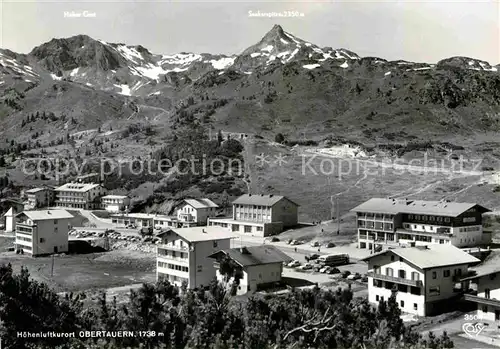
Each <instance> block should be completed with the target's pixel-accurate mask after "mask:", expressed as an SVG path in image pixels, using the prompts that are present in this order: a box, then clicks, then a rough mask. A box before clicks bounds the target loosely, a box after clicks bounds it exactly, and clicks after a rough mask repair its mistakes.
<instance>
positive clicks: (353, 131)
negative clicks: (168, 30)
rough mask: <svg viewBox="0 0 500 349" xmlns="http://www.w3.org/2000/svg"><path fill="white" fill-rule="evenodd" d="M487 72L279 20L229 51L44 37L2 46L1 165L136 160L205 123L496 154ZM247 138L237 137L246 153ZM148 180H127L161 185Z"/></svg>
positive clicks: (210, 130) (495, 109) (210, 129)
mask: <svg viewBox="0 0 500 349" xmlns="http://www.w3.org/2000/svg"><path fill="white" fill-rule="evenodd" d="M332 45H334V43H332ZM498 69H499V66H498V65H497V66H495V65H493V64H490V63H488V62H485V61H482V60H478V59H474V58H469V57H450V58H444V59H443V60H441V61H439V62H437V63H422V62H410V61H403V60H397V61H388V60H386V59H384V58H379V57H360V56H359V55H357V54H356V53H354V52H352V51H349V50H348V49H343V48H338V49H334V48H331V47H319V46H317V45H315V44H313V43H310V42H307V41H305V40H303V39H300V38H298V37H297V36H295V35H293V34H291V33H288V32H286V31H285V30H284V29H283V28H282V27H280V26H279V25H275V26H274V27H272V28H271V30H270V31H269V32H268V33H266V34H265V35H264V36H263V38H262V39H261V40H260V41H259V42H257V43H255V44H253V45H251V46H249V47H248V48H247V49H245V50H244V51H243V52H241V53H239V54H234V55H230V56H227V55H220V54H209V53H192V52H182V53H174V54H159V53H154V52H151V51H149V50H148V49H147V48H144V47H143V46H141V45H127V44H123V43H108V42H105V41H102V40H96V39H93V38H91V37H89V36H86V35H77V36H73V37H70V38H63V39H52V40H51V41H49V42H47V43H43V44H41V45H40V46H38V47H35V48H34V49H33V50H32V51H31V52H30V53H29V54H17V53H14V52H11V51H9V50H0V136H1V139H2V140H4V141H2V142H0V151H1V152H2V153H3V154H4V155H8V156H12V159H13V160H12V164H11V165H12V166H14V165H15V162H14V161H15V160H14V159H16V157H17V156H25V155H28V154H29V155H30V156H32V155H35V154H38V155H41V154H42V155H43V156H52V155H53V156H60V155H61V154H64V156H68V157H69V158H79V159H81V160H82V161H83V160H90V159H93V160H95V161H98V160H99V158H102V157H110V158H116V159H141V160H144V159H147V158H150V157H155V156H159V154H162V153H164V151H165V147H166V146H167V145H170V146H171V147H172V148H173V149H172V150H169V151H171V152H173V153H172V154H173V155H175V156H176V157H179V156H180V155H179V154H180V153H181V154H182V155H183V156H184V155H189V154H190V153H192V152H193V151H194V150H193V149H194V148H196V146H193V145H189V146H186V145H185V144H182V142H181V143H179V142H178V138H179V137H184V136H183V135H186V134H190V132H193V134H197V135H199V136H198V138H199V139H201V138H200V137H201V135H200V133H199V132H200V130H205V131H204V132H205V133H207V134H205V135H204V136H203V140H204V142H205V141H206V142H207V143H206V148H210V149H211V147H215V146H214V145H213V144H212V143H210V142H211V138H213V137H214V136H215V135H216V134H217V133H218V131H223V132H224V133H236V134H239V133H243V134H246V135H247V136H251V138H252V136H254V137H256V138H263V139H264V141H266V142H271V143H272V142H273V141H274V140H275V137H276V136H278V135H279V134H280V135H279V137H278V138H280V137H281V138H282V139H283V140H284V142H285V143H286V144H288V145H293V144H298V143H300V144H320V142H326V141H329V140H332V139H337V140H338V139H342V140H343V142H347V143H356V144H359V145H360V146H363V147H365V148H366V149H373V148H374V147H376V146H379V145H383V146H384V147H386V148H389V149H392V148H394V147H396V148H397V147H406V145H407V144H408V142H411V143H412V144H417V145H418V144H420V145H422V144H423V145H425V146H424V148H425V147H427V145H428V144H433V143H435V144H441V143H442V142H447V144H451V145H457V143H460V144H458V146H461V147H466V148H467V149H468V150H470V151H471V152H476V153H479V154H480V155H481V156H483V155H484V156H486V155H488V156H489V157H490V158H491V159H493V158H498V159H500V154H496V153H494V152H493V149H495V148H496V147H498V146H499V145H500V144H497V143H495V141H493V142H489V143H486V141H485V139H491V138H493V139H494V137H495V136H496V135H497V134H498V132H499V131H500V72H499V70H498ZM179 130H183V132H184V133H182V134H181V133H179V132H180V131H179ZM488 137H489V138H488ZM205 138H206V139H205ZM464 140H465V141H464ZM194 143H195V142H193V144H194ZM219 143H220V142H219ZM203 144H205V143H203ZM251 144H252V143H251V142H250V143H249V142H246V143H245V142H244V147H245V151H246V152H248V153H252V151H254V149H250V148H249V147H252V145H251ZM193 147H194V148H193ZM231 147H232V148H233V147H235V148H236V149H238V151H239V148H238V147H237V146H236V145H235V144H232V145H231ZM232 148H231V149H232ZM410 148H411V147H410ZM417 148H418V147H417ZM214 149H215V150H213V153H214V154H216V155H214V156H223V157H224V156H225V160H227V158H231V156H236V155H235V154H237V156H238V157H239V156H241V154H239V152H238V151H233V150H231V151H228V150H227V149H225V148H224V146H222V145H221V144H218V145H217V147H215V148H214ZM425 149H426V148H425ZM488 149H489V150H488ZM202 150H203V149H197V151H202ZM178 152H179V153H178ZM228 152H229V153H228ZM227 154H230V156H228V155H227ZM485 154H486V155H485ZM249 160H252V159H251V158H247V159H246V161H249ZM9 164H10V163H9ZM246 170H247V171H248V166H247V167H246ZM245 176H246V177H245ZM229 177H231V176H229ZM229 177H228V178H229ZM249 177H250V174H248V173H247V174H244V175H243V177H241V178H239V180H241V181H240V182H238V183H236V182H234V181H235V178H232V179H227V178H226V179H227V180H229V181H233V182H234V185H233V184H231V186H229V187H227V188H226V189H227V190H236V192H237V191H238V190H241V188H243V187H244V186H246V187H247V189H248V188H250V186H251V184H249V183H250V181H251V180H252V179H250V178H249ZM226 179H225V180H226ZM243 179H244V180H243ZM156 180H157V178H156V177H155V178H142V179H141V181H142V182H141V181H138V182H137V183H136V182H134V183H135V184H134V185H135V186H138V185H142V184H141V183H143V182H148V181H149V182H152V183H154V184H152V186H153V187H156V188H158V183H156V182H155V181H156ZM176 180H177V182H176V183H177V184H175V185H176V186H180V188H177V189H176V190H174V191H175V192H176V193H179V192H182V190H183V189H186V188H190V186H192V185H195V186H196V185H198V184H196V183H199V185H200V186H201V187H200V188H205V189H206V188H212V187H213V183H209V182H210V180H214V179H213V178H212V179H210V180H208V179H206V178H205V179H204V180H208V181H205V182H199V181H200V178H198V177H196V178H183V179H182V180H179V179H176ZM253 180H254V181H255V178H254V179H253ZM261 180H262V181H263V182H265V179H263V178H261ZM233 182H231V183H233ZM169 183H170V182H169ZM179 183H181V184H179ZM182 183H184V184H182ZM170 184H171V183H170ZM117 185H118V184H117ZM134 185H132V184H130V185H129V186H128V188H129V189H130V188H135V187H134ZM162 187H163V185H162ZM215 187H217V188H222V187H224V186H222V187H221V186H220V185H218V184H217V185H215ZM263 187H265V185H263ZM198 189H199V188H198ZM154 190H155V189H153V191H154ZM156 190H157V189H156ZM200 190H201V189H200ZM210 190H212V189H210ZM176 195H177V194H176ZM179 195H180V194H179Z"/></svg>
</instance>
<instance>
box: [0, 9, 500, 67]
mask: <svg viewBox="0 0 500 349" xmlns="http://www.w3.org/2000/svg"><path fill="white" fill-rule="evenodd" d="M286 11H296V12H298V14H299V16H298V17H279V18H277V17H274V18H272V17H271V18H270V17H256V16H251V15H250V13H251V14H253V15H255V14H256V13H257V12H260V13H269V12H282V13H283V12H286ZM78 15H79V17H76V16H78ZM0 18H1V22H2V23H1V32H0V47H1V48H7V49H10V50H13V51H16V52H21V53H27V52H29V51H31V49H32V48H33V47H35V46H38V45H40V44H42V43H44V42H47V41H49V40H50V39H52V38H54V37H55V38H63V37H69V36H73V35H77V34H87V35H89V36H91V37H93V38H95V39H102V40H104V41H107V42H121V43H125V44H128V45H138V44H140V45H142V46H144V47H146V48H147V49H149V50H150V51H152V52H154V53H163V54H168V53H177V52H197V53H202V52H208V53H214V54H215V53H223V54H235V53H241V52H242V51H243V50H244V49H246V48H247V47H248V46H250V45H253V44H254V43H256V42H258V41H259V40H260V39H261V38H262V36H264V35H265V33H266V32H268V31H269V30H270V29H271V28H272V26H273V25H274V24H280V25H281V26H282V27H283V28H284V29H285V30H286V31H287V32H289V33H292V34H294V35H295V36H297V37H299V38H301V39H304V40H306V41H309V42H311V43H314V44H317V45H319V46H321V47H324V46H330V47H333V48H347V49H349V50H352V51H354V52H356V53H357V54H359V55H360V56H378V57H382V58H385V59H389V60H396V59H404V60H410V61H420V62H429V63H434V62H437V61H439V60H441V59H443V58H447V57H451V56H468V57H473V58H478V59H482V60H486V61H488V62H490V63H492V64H499V63H500V2H499V1H498V0H489V1H474V2H472V1H469V2H465V1H453V2H452V1H446V0H444V1H429V0H427V1H425V0H424V1H420V2H410V1H398V2H396V1H382V0H381V1H371V0H366V1H363V2H361V1H357V0H354V1H344V2H340V1H331V2H326V1H323V2H322V1H321V0H320V1H301V2H284V1H273V2H269V1H255V2H248V1H241V0H226V1H217V2H214V1H206V0H196V1H191V0H182V2H181V1H175V0H172V1H168V2H165V1H150V0H143V1H118V0H112V1H106V2H96V1H85V0H78V1H76V0H73V1H58V0H51V1H48V0H38V1H36V2H24V0H23V1H20V0H3V1H2V6H0Z"/></svg>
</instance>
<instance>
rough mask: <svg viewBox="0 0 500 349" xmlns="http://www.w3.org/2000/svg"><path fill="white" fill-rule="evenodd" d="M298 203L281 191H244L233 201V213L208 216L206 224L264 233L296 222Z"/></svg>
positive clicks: (243, 231)
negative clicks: (282, 194)
mask: <svg viewBox="0 0 500 349" xmlns="http://www.w3.org/2000/svg"><path fill="white" fill-rule="evenodd" d="M298 207H299V205H298V204H296V203H295V202H293V201H292V200H290V199H288V198H286V197H284V196H281V195H272V194H271V195H263V194H261V195H254V194H244V195H242V196H240V197H239V198H238V199H236V200H235V201H233V216H232V217H228V218H209V219H208V225H218V226H222V227H225V228H227V229H229V230H230V231H232V232H235V233H236V232H237V233H243V234H251V235H253V236H262V237H266V236H270V235H276V234H279V233H281V232H282V231H283V230H284V229H286V228H291V227H294V226H296V225H297V223H298Z"/></svg>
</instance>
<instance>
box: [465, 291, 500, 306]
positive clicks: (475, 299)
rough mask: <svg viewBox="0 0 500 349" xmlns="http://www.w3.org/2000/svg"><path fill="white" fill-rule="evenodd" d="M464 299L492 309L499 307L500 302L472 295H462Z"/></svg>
mask: <svg viewBox="0 0 500 349" xmlns="http://www.w3.org/2000/svg"><path fill="white" fill-rule="evenodd" d="M464 299H465V300H466V301H470V302H475V303H479V304H485V305H491V306H494V307H500V300H499V299H495V298H486V297H479V296H475V295H473V294H467V293H466V294H464Z"/></svg>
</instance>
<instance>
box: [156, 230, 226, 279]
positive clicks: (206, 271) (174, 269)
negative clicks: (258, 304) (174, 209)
mask: <svg viewBox="0 0 500 349" xmlns="http://www.w3.org/2000/svg"><path fill="white" fill-rule="evenodd" d="M158 236H159V237H160V238H161V243H160V244H158V245H157V268H156V278H157V280H160V279H166V280H168V281H169V282H170V283H172V284H174V285H176V286H181V285H182V283H184V282H185V283H186V284H187V286H188V288H191V289H194V288H199V287H202V286H208V285H209V283H210V281H212V279H213V278H214V277H215V276H216V273H215V269H214V267H213V260H212V259H210V258H209V256H210V255H212V254H214V253H215V252H217V251H219V250H221V249H229V248H230V247H231V238H233V236H232V235H231V234H230V233H229V232H227V231H226V230H225V229H221V228H220V227H192V228H179V229H169V230H166V231H163V232H161V233H160V234H159V235H158Z"/></svg>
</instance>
